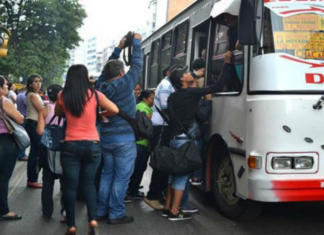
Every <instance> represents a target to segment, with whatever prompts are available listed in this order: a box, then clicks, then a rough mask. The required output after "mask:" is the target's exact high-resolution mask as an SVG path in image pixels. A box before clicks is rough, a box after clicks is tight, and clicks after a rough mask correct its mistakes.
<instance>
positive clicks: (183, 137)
mask: <svg viewBox="0 0 324 235" xmlns="http://www.w3.org/2000/svg"><path fill="white" fill-rule="evenodd" d="M173 139H174V140H190V139H189V137H188V136H175V137H173Z"/></svg>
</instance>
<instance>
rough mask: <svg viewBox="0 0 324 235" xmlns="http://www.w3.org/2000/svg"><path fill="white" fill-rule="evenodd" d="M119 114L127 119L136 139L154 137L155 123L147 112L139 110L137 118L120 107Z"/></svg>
mask: <svg viewBox="0 0 324 235" xmlns="http://www.w3.org/2000/svg"><path fill="white" fill-rule="evenodd" d="M118 115H119V116H120V117H122V118H123V119H125V120H126V121H127V122H128V123H129V125H130V126H131V127H132V128H133V130H134V134H135V139H136V141H139V140H142V139H149V138H152V136H153V124H152V121H151V120H150V119H149V118H148V116H147V114H146V113H145V112H141V111H137V112H136V114H135V118H132V117H130V116H129V115H128V114H127V113H125V112H123V111H122V110H121V109H119V113H118Z"/></svg>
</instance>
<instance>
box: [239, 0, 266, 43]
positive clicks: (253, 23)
mask: <svg viewBox="0 0 324 235" xmlns="http://www.w3.org/2000/svg"><path fill="white" fill-rule="evenodd" d="M263 11H264V3H263V0H242V2H241V8H240V14H239V42H240V44H241V45H248V46H250V45H257V44H259V42H260V38H261V32H262V28H263V18H264V17H263Z"/></svg>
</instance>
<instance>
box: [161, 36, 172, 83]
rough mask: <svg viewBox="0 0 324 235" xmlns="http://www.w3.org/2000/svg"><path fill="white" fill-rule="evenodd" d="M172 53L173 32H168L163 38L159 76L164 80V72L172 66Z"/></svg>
mask: <svg viewBox="0 0 324 235" xmlns="http://www.w3.org/2000/svg"><path fill="white" fill-rule="evenodd" d="M171 52H172V31H169V32H167V33H166V34H164V35H163V36H162V46H161V66H160V73H159V76H160V77H161V79H163V75H162V70H163V69H164V68H166V67H167V66H170V64H171Z"/></svg>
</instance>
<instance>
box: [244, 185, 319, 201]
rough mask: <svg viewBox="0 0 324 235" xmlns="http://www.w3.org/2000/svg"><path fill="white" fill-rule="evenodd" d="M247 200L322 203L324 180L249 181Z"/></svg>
mask: <svg viewBox="0 0 324 235" xmlns="http://www.w3.org/2000/svg"><path fill="white" fill-rule="evenodd" d="M248 198H249V199H251V200H255V201H261V202H297V201H298V202H301V201H324V179H312V180H260V179H249V195H248Z"/></svg>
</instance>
